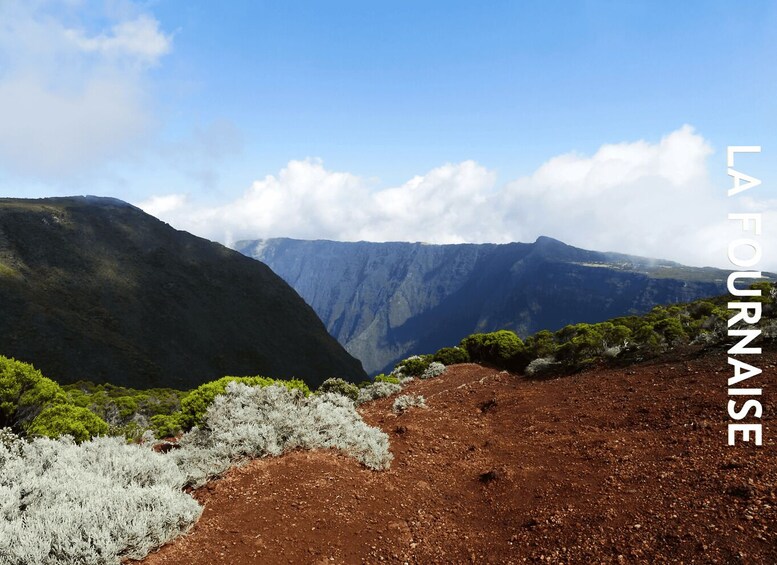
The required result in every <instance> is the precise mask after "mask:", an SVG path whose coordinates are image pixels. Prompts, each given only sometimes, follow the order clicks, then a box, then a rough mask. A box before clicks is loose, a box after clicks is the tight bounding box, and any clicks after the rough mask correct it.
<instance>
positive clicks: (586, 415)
mask: <svg viewBox="0 0 777 565" xmlns="http://www.w3.org/2000/svg"><path fill="white" fill-rule="evenodd" d="M758 364H759V366H761V367H762V368H763V369H764V374H763V375H761V377H757V379H759V383H761V385H763V384H764V383H767V382H768V381H773V380H774V376H775V375H776V374H777V371H775V365H776V364H777V352H775V351H774V350H772V351H771V352H768V353H765V354H764V355H762V356H760V357H759V358H758ZM729 372H730V371H729V366H728V365H727V364H726V355H725V352H723V351H718V352H712V353H707V354H704V355H699V354H697V353H693V352H688V353H685V354H683V355H675V356H674V357H673V358H664V359H663V360H660V361H654V362H646V363H642V364H639V365H634V366H631V367H627V368H622V369H615V368H598V369H591V370H588V371H586V372H584V373H581V374H578V375H574V376H569V377H564V378H558V379H554V380H546V381H531V380H528V379H525V378H522V377H516V376H514V375H511V374H508V373H506V372H499V371H496V370H494V369H489V368H485V367H481V366H478V365H470V364H467V365H457V366H453V367H449V368H448V370H447V371H446V372H445V374H443V375H442V376H440V377H438V378H436V379H432V380H429V381H424V382H416V383H413V384H412V385H411V386H409V387H408V388H407V389H406V390H405V393H415V394H422V395H423V396H425V397H426V402H427V405H428V407H427V408H425V409H424V408H411V409H410V410H409V411H408V412H406V413H404V414H402V415H400V416H396V415H394V414H393V413H392V412H391V405H392V403H393V401H394V398H393V397H392V398H388V399H381V400H379V401H376V402H373V403H370V404H368V405H365V406H363V407H362V408H361V409H360V410H361V412H362V414H363V415H364V418H365V420H366V421H368V422H369V423H370V424H372V425H375V426H379V427H380V428H382V429H383V430H384V431H385V432H386V433H388V434H389V436H390V438H391V451H392V452H393V454H394V461H393V463H392V466H391V469H390V470H389V471H384V472H374V471H370V470H367V469H365V468H364V467H362V466H361V465H359V464H358V463H356V462H355V461H353V460H351V459H349V458H347V457H344V456H342V455H338V454H337V453H334V452H321V451H319V452H295V453H291V454H288V455H285V456H283V457H279V458H275V459H262V460H256V461H253V462H251V463H249V464H247V465H245V466H244V467H241V468H238V469H234V470H232V471H230V472H229V473H228V474H227V475H226V476H225V477H223V478H221V479H219V480H215V481H213V482H211V483H210V484H208V485H207V486H206V487H203V488H201V489H200V490H198V491H197V492H196V493H195V496H196V497H197V499H198V500H199V501H200V502H201V503H203V504H204V505H205V511H204V513H203V515H202V518H201V519H200V521H199V522H198V523H197V524H196V525H195V526H194V528H193V529H192V530H191V532H190V533H189V534H188V535H186V536H183V537H181V538H179V539H177V540H175V541H174V542H172V543H170V544H169V545H167V546H165V547H163V548H162V549H161V550H159V551H158V552H157V553H154V554H152V555H150V556H148V557H147V558H146V559H145V560H144V561H143V562H142V563H143V564H144V565H161V564H176V565H178V564H203V565H204V564H212V563H229V564H244V563H245V564H248V563H268V564H276V563H321V564H323V563H379V562H388V563H525V562H528V563H581V564H589V563H725V564H727V563H764V564H774V563H777V532H775V531H774V530H775V526H776V525H777V510H776V507H777V490H776V481H777V452H775V440H774V435H775V434H776V433H777V429H775V425H774V417H773V408H772V407H774V406H777V392H774V391H773V389H772V388H770V387H765V388H764V393H765V396H764V401H765V405H766V409H765V412H764V420H763V421H764V423H765V429H764V445H763V446H762V447H760V448H757V447H747V446H745V447H728V446H727V445H726V424H727V423H728V416H727V414H726V406H727V401H728V397H727V394H726V380H727V378H728V376H729ZM761 385H752V386H761Z"/></svg>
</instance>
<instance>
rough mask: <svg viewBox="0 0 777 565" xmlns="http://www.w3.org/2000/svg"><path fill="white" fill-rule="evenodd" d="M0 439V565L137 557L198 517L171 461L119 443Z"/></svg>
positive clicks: (105, 439)
mask: <svg viewBox="0 0 777 565" xmlns="http://www.w3.org/2000/svg"><path fill="white" fill-rule="evenodd" d="M2 435H3V438H4V439H3V441H0V514H1V515H2V519H0V563H3V564H5V565H28V564H31V563H36V564H42V565H48V564H52V565H53V564H61V563H84V564H90V565H91V564H94V565H98V564H100V565H101V564H116V565H118V564H119V563H120V561H121V560H122V559H123V558H125V557H129V558H133V559H141V558H143V557H144V556H145V555H146V554H147V553H148V552H149V551H150V550H151V549H153V548H155V547H158V546H160V545H162V544H164V543H165V542H167V541H169V540H171V539H173V538H174V537H176V536H178V535H179V534H181V533H182V532H184V531H186V530H187V529H188V528H189V527H190V526H191V525H192V524H193V523H194V521H195V520H197V518H198V517H199V515H200V512H201V511H202V509H201V508H200V506H199V505H198V504H197V502H196V501H195V500H194V499H193V498H191V497H190V496H189V495H187V494H186V493H184V492H183V491H182V490H181V487H182V486H183V485H184V481H185V476H184V474H183V473H182V472H181V471H180V470H179V469H178V467H177V466H176V465H175V464H174V462H173V461H172V460H170V459H169V458H167V457H166V456H164V455H161V454H158V453H155V452H154V451H152V450H151V449H149V448H147V447H143V446H139V445H128V444H126V442H125V441H124V439H123V438H109V437H101V438H95V439H93V440H90V441H84V442H83V443H81V444H76V443H74V442H73V441H72V439H71V438H69V437H67V436H65V437H63V438H61V439H58V440H52V439H48V438H37V439H33V440H32V441H29V442H28V441H25V440H20V439H13V438H11V436H10V435H9V434H8V432H7V431H6V432H4V433H3V434H2Z"/></svg>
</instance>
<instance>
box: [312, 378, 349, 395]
mask: <svg viewBox="0 0 777 565" xmlns="http://www.w3.org/2000/svg"><path fill="white" fill-rule="evenodd" d="M316 392H318V393H322V394H323V393H326V392H333V393H335V394H339V395H341V396H345V397H347V398H350V399H351V400H354V401H355V400H356V399H357V398H359V387H358V386H356V385H355V384H353V383H349V382H347V381H345V380H343V379H340V378H335V377H333V378H331V379H327V380H325V381H324V382H323V383H321V386H319V387H318V389H317V390H316Z"/></svg>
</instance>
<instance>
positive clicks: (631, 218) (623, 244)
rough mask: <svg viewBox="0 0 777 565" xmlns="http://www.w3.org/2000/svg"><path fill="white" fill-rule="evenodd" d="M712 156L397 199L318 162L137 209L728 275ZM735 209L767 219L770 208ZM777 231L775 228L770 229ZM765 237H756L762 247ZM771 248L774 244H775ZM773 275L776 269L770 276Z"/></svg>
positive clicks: (554, 173)
mask: <svg viewBox="0 0 777 565" xmlns="http://www.w3.org/2000/svg"><path fill="white" fill-rule="evenodd" d="M711 154H712V149H711V148H710V146H709V144H708V143H707V142H706V141H705V139H704V138H703V137H702V136H701V135H699V134H697V133H695V132H694V131H693V128H691V127H689V126H683V127H682V128H680V129H678V130H676V131H674V132H671V133H670V134H668V135H666V136H665V137H664V138H663V139H661V140H660V141H658V142H655V143H650V142H648V141H643V140H641V141H635V142H627V143H619V144H608V145H603V146H602V147H601V148H600V149H599V150H598V151H596V153H594V154H593V155H591V156H585V155H580V154H577V153H569V154H565V155H560V156H557V157H554V158H551V159H549V160H548V161H547V162H545V163H544V164H542V165H541V166H540V167H538V168H537V170H536V171H535V172H534V173H533V174H531V175H528V176H526V177H522V178H519V179H516V180H514V181H511V182H508V183H506V184H504V185H499V184H498V183H497V178H496V174H495V173H494V172H493V171H489V170H488V169H486V168H485V167H483V166H481V165H479V164H477V163H475V162H473V161H464V162H462V163H457V164H450V163H449V164H445V165H443V166H441V167H438V168H435V169H433V170H431V171H428V172H427V173H426V174H423V175H419V176H416V177H413V178H412V179H410V180H408V181H407V182H405V183H404V184H402V185H400V186H397V187H390V188H385V189H374V188H373V187H371V186H370V184H369V183H368V182H367V181H365V180H364V179H362V178H360V177H357V176H354V175H352V174H350V173H344V172H333V171H329V170H327V169H326V168H325V167H324V165H323V163H322V162H321V161H320V160H317V159H307V160H304V161H291V162H290V163H289V164H288V165H287V166H286V168H284V169H283V170H281V171H280V173H279V174H277V175H268V176H266V177H265V178H264V179H262V180H259V181H256V182H255V183H254V184H253V185H252V186H251V188H250V189H249V190H248V191H247V192H246V193H244V194H243V195H242V196H241V197H239V198H238V199H236V200H235V201H233V202H230V203H227V204H224V205H223V206H220V207H215V208H213V207H204V206H199V205H198V204H197V203H196V202H192V201H189V200H186V199H183V198H181V197H180V196H177V195H176V196H175V197H174V198H172V199H170V200H167V201H164V202H166V203H167V204H170V205H165V206H164V207H163V208H164V210H163V211H161V210H162V207H160V205H159V202H162V201H161V200H154V201H150V202H147V203H142V204H141V205H140V206H141V207H142V208H145V209H146V210H148V211H150V212H152V213H153V212H154V211H155V210H156V211H158V213H159V215H160V216H161V218H162V219H165V220H167V221H169V222H171V223H172V224H173V225H175V226H177V227H179V228H182V229H187V230H189V231H192V232H194V233H196V234H198V235H201V236H203V237H208V238H211V239H216V240H220V241H222V242H227V243H231V242H233V241H234V240H238V239H255V238H264V237H278V236H287V237H297V238H306V239H314V238H327V239H335V240H345V241H354V240H360V239H364V240H369V241H427V242H433V243H461V242H498V243H503V242H508V241H533V240H534V239H536V238H537V237H538V236H540V235H548V236H551V237H555V238H558V239H561V240H562V241H565V242H567V243H570V244H572V245H576V246H579V247H584V248H590V249H598V250H609V251H620V252H624V253H633V254H639V255H646V256H650V257H657V258H668V259H674V260H678V261H682V262H685V263H689V264H694V265H707V264H709V265H717V266H726V264H725V263H726V255H725V249H726V245H727V242H728V241H729V240H730V239H731V238H732V231H731V226H728V225H727V221H726V213H727V212H728V211H729V210H728V206H731V205H732V204H731V203H730V202H728V201H727V200H726V197H725V188H726V186H727V185H726V186H724V187H723V189H722V190H721V189H720V187H718V188H716V187H715V186H714V183H712V182H711V181H710V178H709V174H708V163H707V161H708V158H709V156H710V155H711ZM741 205H742V206H745V205H746V206H747V207H750V208H755V209H762V210H767V211H768V214H771V215H773V216H777V214H775V207H776V206H777V204H776V203H775V202H774V201H771V202H768V201H764V200H755V201H754V200H749V201H748V202H746V203H745V202H743V203H742V204H741ZM774 224H775V226H776V227H777V217H775V220H774ZM769 237H771V236H770V235H769V234H766V233H765V234H764V241H768V240H769ZM773 239H774V238H773ZM775 267H777V264H774V261H772V265H771V267H770V268H775Z"/></svg>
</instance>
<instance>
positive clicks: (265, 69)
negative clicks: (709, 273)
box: [0, 0, 777, 264]
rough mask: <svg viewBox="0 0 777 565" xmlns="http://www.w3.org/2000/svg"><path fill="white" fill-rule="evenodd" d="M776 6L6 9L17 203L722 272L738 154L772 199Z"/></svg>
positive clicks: (9, 5)
mask: <svg viewBox="0 0 777 565" xmlns="http://www.w3.org/2000/svg"><path fill="white" fill-rule="evenodd" d="M776 6H777V5H776V4H774V3H773V2H747V3H744V2H742V3H732V2H714V1H704V2H702V1H688V2H617V1H610V2H539V1H537V2H487V3H475V2H451V1H447V2H433V1H426V2H423V1H422V2H419V1H412V2H402V1H400V2H325V3H322V2H312V1H311V2H291V1H288V2H281V1H277V2H259V1H251V2H238V1H234V2H215V1H214V2H210V1H198V2H183V1H172V0H158V1H153V2H130V1H124V0H115V1H114V0H112V1H86V0H84V1H81V0H61V1H48V0H35V1H33V2H21V1H15V0H10V1H9V0H0V107H1V108H2V109H0V194H3V195H7V196H20V197H38V196H48V195H61V194H86V193H90V194H104V195H109V196H116V197H119V198H123V199H125V200H129V201H131V202H134V203H138V204H141V205H143V206H144V208H146V209H147V210H148V211H150V212H152V213H155V214H156V215H158V216H160V217H162V218H163V219H166V220H167V221H170V222H171V223H173V225H176V226H178V227H181V228H185V229H190V230H192V231H195V232H198V233H200V234H201V235H204V236H206V237H211V238H213V239H218V240H220V241H226V242H229V240H231V239H235V238H244V237H264V236H279V235H289V236H297V237H328V238H333V239H359V238H365V239H367V238H369V239H376V240H385V239H423V240H428V241H440V242H444V241H445V242H447V241H484V240H490V241H507V240H513V239H523V240H532V239H533V238H535V237H536V236H537V235H542V234H545V235H551V236H555V237H559V238H561V239H565V240H568V241H570V242H571V243H574V244H577V245H580V246H588V247H596V248H607V249H612V250H618V251H627V252H633V253H640V254H649V255H653V256H662V257H669V258H676V259H678V260H683V261H686V262H691V263H697V264H708V263H717V264H720V263H722V261H720V260H717V255H716V253H717V252H716V251H715V249H717V248H716V247H715V246H716V245H717V246H718V247H719V246H720V245H722V242H723V241H725V238H726V237H729V236H728V235H727V230H726V228H725V225H724V226H722V227H721V226H720V221H719V218H718V217H717V215H719V214H720V213H722V211H724V210H725V208H726V207H727V206H729V205H730V203H727V202H726V201H725V199H724V198H722V197H721V194H720V193H721V191H722V190H724V189H725V187H726V186H727V185H728V183H729V181H728V178H727V177H726V175H725V163H724V150H725V146H726V145H728V144H761V145H763V147H764V153H763V154H762V155H760V156H758V157H752V158H749V159H748V162H747V163H748V167H749V169H748V171H749V172H750V173H751V174H757V175H760V176H762V177H764V179H765V183H764V187H762V188H763V190H762V192H761V193H759V195H758V199H757V200H758V201H757V202H747V206H748V207H749V208H751V209H756V208H759V207H760V209H764V210H766V211H769V212H771V211H772V210H773V208H774V200H775V197H774V196H773V194H774V189H773V185H774V183H773V182H772V183H771V186H769V184H770V183H768V179H770V178H771V179H775V178H777V167H775V159H774V158H773V153H772V150H773V148H775V147H777V144H776V143H773V142H774V141H775V136H776V135H777V134H775V131H776V128H775V123H776V120H775V117H777V116H775V102H774V99H775V98H774V93H775V92H777V81H776V80H775V79H776V78H777V72H776V71H775V65H774V64H773V61H775V60H777V49H776V47H777V45H776V43H777V40H776V39H775V37H776V36H777V34H775V33H774V30H775V29H777V7H776ZM686 125H687V126H690V128H692V129H688V128H685V129H683V128H684V126H686ZM673 134H676V136H675V138H677V139H675V138H672V137H671V136H672V135H673ZM664 139H675V141H676V143H674V145H672V148H671V149H666V147H665V149H666V151H671V155H670V157H671V156H674V157H673V158H674V160H675V161H678V162H684V161H687V162H688V167H689V169H688V170H689V171H691V172H690V173H688V171H682V170H681V171H680V172H679V173H678V172H677V171H676V170H675V169H671V171H670V172H667V171H668V170H669V169H667V168H666V166H665V163H666V161H667V159H668V158H669V157H667V155H669V153H667V154H664V153H661V151H662V150H661V147H662V140H664ZM666 145H667V144H666V143H665V144H664V146H666ZM608 147H609V148H611V149H612V148H618V147H620V148H621V150H622V151H621V152H619V151H620V150H619V151H615V153H616V154H617V155H616V157H615V158H614V160H613V159H612V158H611V157H608V155H611V154H612V150H608V149H607V148H608ZM624 152H625V153H624ZM686 152H687V153H686ZM597 155H598V157H597ZM624 155H625V157H624ZM662 155H663V156H662ZM563 156H566V157H563ZM570 156H574V158H572V157H570ZM624 160H625V161H624ZM623 162H625V163H626V164H625V165H622V166H621V165H618V163H621V164H622V163H623ZM603 163H604V164H603ZM650 163H653V164H652V165H650ZM661 163H664V165H661ZM549 164H552V165H553V167H561V169H563V170H554V171H553V174H546V173H547V172H548V167H550V166H551V165H549ZM594 165H595V166H596V167H594ZM599 165H602V167H604V169H601V168H597V167H599ZM605 165H606V166H605ZM677 166H678V167H680V168H682V163H680V164H678V165H677ZM446 167H447V168H446ZM580 167H583V168H585V169H586V170H587V171H588V170H589V169H591V168H592V167H594V168H597V170H599V173H597V174H598V175H599V176H600V177H601V176H602V175H607V176H608V177H611V180H612V182H609V181H608V182H603V181H601V179H600V180H599V181H597V180H596V179H594V180H591V177H590V175H589V176H586V175H583V176H580V175H577V176H576V175H575V174H572V172H571V171H573V170H578V171H579V169H580ZM662 167H663V168H662ZM575 168H576V169H575ZM659 169H661V170H660V171H659ZM543 171H544V172H543ZM602 171H604V172H602ZM559 175H560V176H559ZM570 175H571V177H570ZM678 177H682V179H684V180H683V181H682V182H680V183H678V182H674V181H673V178H674V179H676V178H678ZM414 179H420V180H417V182H416V181H415V180H414ZM548 179H550V180H548ZM559 179H561V180H560V181H559ZM555 182H560V185H562V186H561V187H560V188H559V187H558V186H557V185H556V184H554V183H555ZM597 187H598V188H597ZM654 187H655V188H654ZM327 191H328V192H327ZM609 191H618V193H617V194H618V197H616V198H613V197H612V194H611V193H610V192H609ZM324 192H326V194H324ZM551 193H553V194H551ZM350 194H356V195H357V196H356V197H355V198H350V197H349V195H350ZM584 195H587V198H586V199H583V196H584ZM448 197H450V198H449V205H448V206H445V205H444V204H445V201H447V200H448ZM440 199H442V200H443V201H444V202H443V205H441V204H440V203H439V202H437V200H440ZM565 201H567V202H570V203H571V204H570V205H572V206H575V207H576V209H577V211H576V210H569V209H565V210H563V211H561V212H559V210H558V207H559V206H564V202H565ZM608 201H609V202H610V204H609V205H608V204H607V202H608ZM309 202H315V203H316V207H313V206H312V205H309V204H308V203H309ZM473 202H474V203H475V204H476V205H472V206H469V205H468V203H473ZM612 202H617V203H618V206H619V208H618V209H617V210H615V209H613V208H612V205H613V204H612ZM357 204H358V205H359V206H362V207H363V208H370V210H373V212H370V213H367V212H368V211H365V210H363V209H362V210H356V209H355V207H356V205H357ZM419 207H420V208H424V209H426V210H427V212H431V213H430V214H427V215H426V216H424V215H423V214H417V213H416V212H417V210H416V209H417V208H419ZM688 207H691V208H693V209H694V210H693V211H689V210H688ZM465 208H466V209H470V208H471V210H474V211H471V214H475V212H476V213H477V217H466V216H467V214H466V213H465V212H466V211H465ZM626 208H629V209H632V210H633V211H632V212H629V211H628V210H627V211H626V212H625V217H626V219H627V220H628V221H627V222H625V223H623V224H619V223H618V222H615V223H614V224H613V222H612V219H611V218H612V216H613V214H616V213H620V212H618V211H619V210H624V209H626ZM666 208H676V209H679V210H680V211H677V212H676V213H673V214H672V213H670V214H667V216H666V217H665V218H664V220H663V221H664V224H662V228H663V229H662V230H661V231H663V232H666V234H665V236H663V237H660V236H659V235H658V234H656V233H655V231H656V229H655V221H654V220H655V218H652V219H649V218H645V217H644V215H645V213H648V212H651V211H653V210H656V211H659V210H662V209H666ZM268 209H270V210H272V211H273V212H274V213H275V215H274V216H273V217H264V219H262V217H263V216H267V214H266V213H265V212H266V211H267V210H268ZM236 210H240V211H244V212H245V211H248V213H243V214H237V213H236ZM374 210H377V212H375V211H374ZM683 210H684V212H683ZM640 211H643V212H644V213H641V212H640ZM578 212H579V213H578ZM491 214H494V215H495V217H496V218H497V220H493V219H489V216H490V215H491ZM630 214H633V216H630ZM236 216H240V217H239V218H237V219H235V220H234V221H233V220H232V218H235V217H236ZM429 216H434V217H435V218H437V220H432V219H430V218H429ZM708 216H709V217H708ZM278 217H285V218H286V219H287V220H288V221H285V222H282V221H278ZM538 217H542V218H543V219H542V221H540V220H538V219H537V218H538ZM386 218H388V219H389V220H391V221H381V219H386ZM478 218H480V220H478ZM554 218H556V219H555V220H554ZM649 220H650V221H649ZM479 221H480V222H481V223H480V224H479V223H478V222H479ZM338 222H341V223H344V224H348V226H350V228H349V229H345V228H338V227H337V223H338ZM716 222H717V223H716ZM775 222H777V219H775ZM378 224H381V226H382V227H380V228H378V227H376V226H377V225H378ZM427 224H428V225H427ZM519 224H520V225H519ZM689 224H690V227H689ZM516 225H519V226H518V227H516ZM570 225H574V226H578V229H575V230H571V229H570ZM715 225H718V226H719V229H718V232H720V236H719V237H717V236H713V239H714V240H715V241H714V242H713V243H705V242H707V241H708V240H709V238H710V235H711V234H715V233H717V232H715V227H714V226H715ZM625 229H630V230H632V231H633V233H630V234H629V236H628V237H623V231H624V230H625ZM540 232H542V233H540ZM678 239H682V240H683V241H687V243H684V244H682V245H677V244H673V243H672V242H673V241H677V240H678ZM621 247H622V248H621ZM702 247H703V249H702ZM722 257H723V259H725V254H723V255H722Z"/></svg>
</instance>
